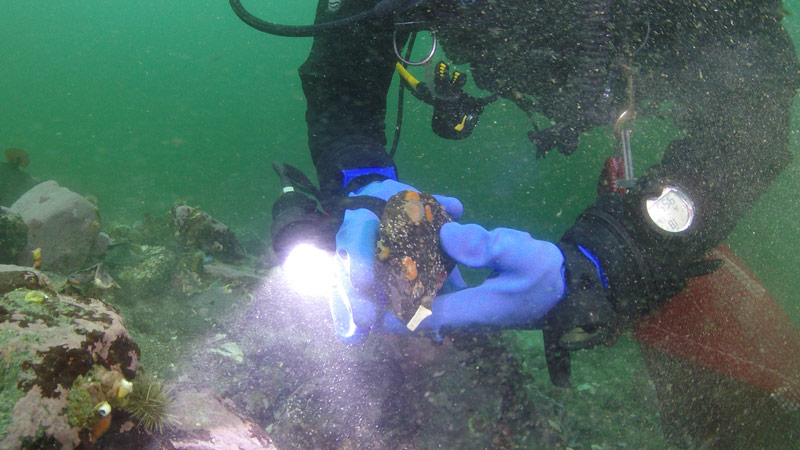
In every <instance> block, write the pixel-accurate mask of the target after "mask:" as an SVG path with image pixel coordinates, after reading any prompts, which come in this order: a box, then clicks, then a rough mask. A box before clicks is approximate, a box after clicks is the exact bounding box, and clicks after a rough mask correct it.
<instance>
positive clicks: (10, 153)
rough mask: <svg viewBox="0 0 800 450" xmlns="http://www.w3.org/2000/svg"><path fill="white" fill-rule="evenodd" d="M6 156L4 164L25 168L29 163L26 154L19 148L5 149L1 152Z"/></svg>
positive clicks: (29, 160)
mask: <svg viewBox="0 0 800 450" xmlns="http://www.w3.org/2000/svg"><path fill="white" fill-rule="evenodd" d="M3 153H5V155H6V162H8V163H9V164H11V165H12V166H14V167H19V168H23V169H24V168H25V167H28V163H30V162H31V159H30V157H29V156H28V152H26V151H25V150H23V149H21V148H14V147H12V148H7V149H5V150H4V151H3Z"/></svg>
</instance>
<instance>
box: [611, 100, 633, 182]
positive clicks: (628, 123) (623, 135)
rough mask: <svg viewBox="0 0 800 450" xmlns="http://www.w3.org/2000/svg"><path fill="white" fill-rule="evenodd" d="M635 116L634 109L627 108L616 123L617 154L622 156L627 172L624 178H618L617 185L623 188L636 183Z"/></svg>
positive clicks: (625, 171)
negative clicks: (634, 155)
mask: <svg viewBox="0 0 800 450" xmlns="http://www.w3.org/2000/svg"><path fill="white" fill-rule="evenodd" d="M635 117H636V113H635V112H634V111H633V110H632V109H626V110H625V111H623V112H622V114H620V116H619V118H618V119H617V121H616V123H614V137H615V138H616V139H617V151H616V155H617V156H618V157H619V156H621V157H622V166H623V169H624V173H625V177H624V178H621V179H618V180H617V186H618V187H621V188H630V187H633V186H634V185H636V178H635V177H634V174H633V153H632V152H631V131H632V129H633V127H632V124H633V119H634V118H635Z"/></svg>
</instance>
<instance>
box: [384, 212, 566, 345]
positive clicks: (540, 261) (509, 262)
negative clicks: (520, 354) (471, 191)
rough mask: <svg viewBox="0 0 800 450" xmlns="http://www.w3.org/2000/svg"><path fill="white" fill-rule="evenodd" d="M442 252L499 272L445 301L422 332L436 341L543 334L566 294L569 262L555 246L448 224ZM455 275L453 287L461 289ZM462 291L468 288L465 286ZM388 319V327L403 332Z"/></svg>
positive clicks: (442, 298)
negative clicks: (454, 334) (521, 331)
mask: <svg viewBox="0 0 800 450" xmlns="http://www.w3.org/2000/svg"><path fill="white" fill-rule="evenodd" d="M440 237H441V240H442V247H443V248H444V250H445V252H447V254H448V255H450V257H452V258H453V259H454V260H455V261H456V262H458V263H460V264H463V265H465V266H468V267H473V268H488V269H494V273H492V275H491V276H490V277H489V278H487V279H486V280H485V281H484V282H483V283H482V284H480V285H479V286H475V287H471V288H465V289H462V290H459V291H456V292H453V293H450V294H445V295H440V296H438V297H436V299H435V300H434V302H433V313H432V314H431V315H430V316H428V317H427V318H426V319H424V320H423V321H422V322H421V323H420V325H419V328H418V329H421V330H427V331H430V332H432V333H433V335H434V337H435V338H436V339H441V337H442V336H443V335H444V334H446V333H447V332H450V331H487V330H498V329H503V328H540V327H541V326H543V324H544V316H545V315H546V314H547V312H548V311H550V309H552V308H553V306H555V305H556V304H557V303H558V301H559V300H560V299H561V297H562V296H563V295H564V292H565V284H564V272H563V263H564V256H563V255H562V253H561V251H560V250H559V249H558V247H557V246H556V245H555V244H552V243H550V242H546V241H538V240H535V239H533V238H532V237H531V235H530V234H528V233H525V232H522V231H517V230H512V229H508V228H497V229H495V230H492V231H487V230H486V229H485V228H483V227H481V226H480V225H475V224H468V225H461V224H459V223H455V222H453V223H447V224H445V225H444V226H443V227H442V230H441V232H440ZM456 277H457V278H458V279H460V275H459V274H458V273H457V272H454V273H453V275H451V280H449V281H450V282H451V283H452V284H459V283H457V282H456V280H455V278H456ZM460 285H461V286H462V287H466V285H465V284H464V283H463V280H462V281H460ZM393 319H394V318H393V317H389V316H388V315H387V316H385V317H384V321H383V323H384V327H385V328H387V329H396V327H397V326H398V325H399V326H402V324H400V322H399V321H398V320H397V319H394V320H393Z"/></svg>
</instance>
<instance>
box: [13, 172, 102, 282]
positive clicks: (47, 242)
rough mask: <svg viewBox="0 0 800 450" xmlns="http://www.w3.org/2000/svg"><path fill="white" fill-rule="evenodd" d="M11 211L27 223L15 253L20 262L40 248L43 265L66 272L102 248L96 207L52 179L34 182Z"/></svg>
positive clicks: (27, 263) (24, 262) (28, 260)
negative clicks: (25, 234)
mask: <svg viewBox="0 0 800 450" xmlns="http://www.w3.org/2000/svg"><path fill="white" fill-rule="evenodd" d="M11 211H12V212H14V213H16V214H19V215H20V216H21V217H22V220H23V221H24V222H25V224H26V225H27V226H28V243H27V245H26V247H25V249H24V250H23V251H22V252H20V253H19V255H18V256H17V263H18V264H20V265H25V266H30V265H32V263H33V259H32V257H31V251H33V250H34V249H36V248H41V249H42V251H41V255H42V268H43V269H47V270H52V271H56V272H61V273H70V272H73V271H75V270H78V269H80V268H82V267H83V266H84V265H85V264H86V263H87V261H88V260H89V259H90V258H91V257H92V256H95V255H98V254H101V253H102V252H103V251H104V250H105V248H101V247H102V246H103V245H104V244H103V242H105V243H106V244H107V242H106V241H104V240H103V239H101V235H100V214H99V213H98V211H97V208H96V207H95V206H94V205H93V204H92V203H91V202H89V201H88V200H86V199H85V198H84V197H82V196H80V195H78V194H76V193H75V192H72V191H70V190H69V189H67V188H63V187H61V186H59V185H58V183H56V182H55V181H52V180H51V181H45V182H43V183H39V184H37V185H36V186H34V187H33V188H32V189H30V190H29V191H28V192H26V193H25V194H23V195H22V197H20V198H19V200H17V201H16V202H14V204H13V205H11Z"/></svg>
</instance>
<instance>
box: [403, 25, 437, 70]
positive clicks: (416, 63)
mask: <svg viewBox="0 0 800 450" xmlns="http://www.w3.org/2000/svg"><path fill="white" fill-rule="evenodd" d="M413 23H414V22H405V23H399V24H395V25H409V24H413ZM423 31H424V30H423ZM428 32H429V33H430V34H431V39H432V40H433V44H432V45H431V51H430V52H429V53H428V56H426V57H424V58H422V60H420V61H408V60H406V59H405V58H403V56H402V55H401V54H400V50H401V49H400V48H398V47H397V27H395V29H394V34H393V35H392V45H393V46H394V54H395V55H396V56H397V59H399V60H400V62H402V63H403V64H406V65H408V66H422V65H425V64H427V63H428V62H429V61H430V60H431V59H433V54H434V53H436V46H437V45H438V40H437V39H436V32H435V31H434V30H428Z"/></svg>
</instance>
